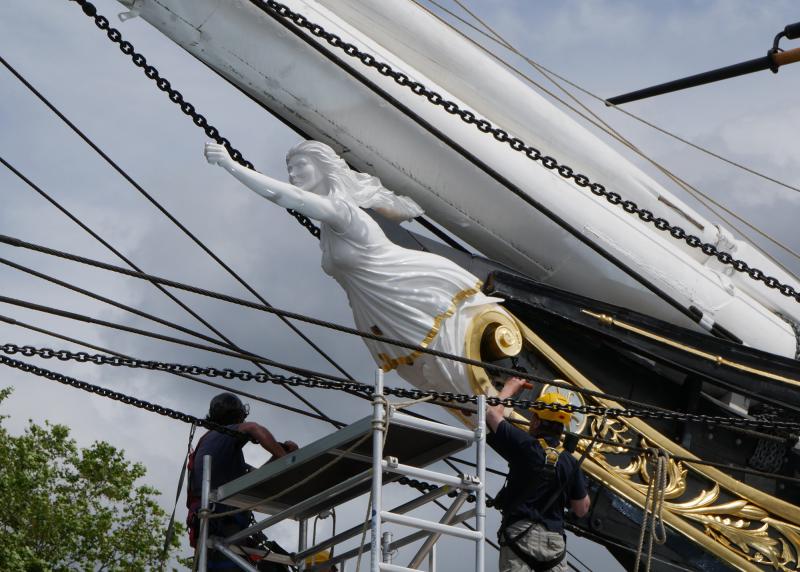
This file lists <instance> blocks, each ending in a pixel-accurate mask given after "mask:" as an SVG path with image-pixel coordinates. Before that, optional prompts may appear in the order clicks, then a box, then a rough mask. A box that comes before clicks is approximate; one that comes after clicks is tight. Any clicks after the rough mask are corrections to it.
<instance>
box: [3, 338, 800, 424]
mask: <svg viewBox="0 0 800 572" xmlns="http://www.w3.org/2000/svg"><path fill="white" fill-rule="evenodd" d="M0 352H2V353H5V354H7V355H15V354H20V355H23V356H25V357H34V356H36V357H40V358H44V359H52V358H55V359H58V360H60V361H76V362H79V363H87V362H88V363H92V364H95V365H110V366H115V367H129V368H137V369H149V370H154V371H166V372H170V373H184V374H189V375H194V376H197V375H204V376H208V377H221V378H223V379H228V380H233V379H236V380H239V381H246V382H256V383H274V384H277V385H289V386H293V387H297V386H302V387H308V388H317V389H333V390H338V391H346V392H360V393H363V394H365V395H368V396H369V395H372V394H373V393H374V387H373V386H372V385H368V384H365V383H361V382H358V381H348V382H345V381H331V380H326V379H320V378H317V377H300V376H297V375H293V376H285V375H280V374H276V373H271V372H250V371H245V370H239V371H236V370H233V369H229V368H224V369H218V368H215V367H201V366H196V365H183V364H177V363H165V362H158V361H152V360H140V359H136V358H128V357H121V356H111V355H104V354H89V353H87V352H71V351H68V350H54V349H51V348H37V347H33V346H18V345H16V344H12V343H6V344H3V345H0ZM384 393H385V394H387V395H393V396H395V397H400V398H403V399H411V400H419V399H423V398H426V397H430V398H432V399H433V400H435V401H436V402H438V404H439V405H444V406H451V407H453V406H454V407H456V408H458V406H459V405H467V404H473V405H475V404H477V402H478V398H477V396H475V395H466V394H457V393H452V392H449V391H431V390H426V391H423V390H420V389H405V388H401V387H387V388H385V389H384ZM486 403H487V404H488V405H490V406H496V405H502V406H504V407H517V408H520V409H533V410H537V411H538V410H542V409H549V410H551V411H566V412H569V413H583V414H584V415H596V416H603V415H606V416H608V417H612V418H620V417H622V418H639V419H651V420H666V421H689V422H696V423H706V424H708V425H720V426H732V427H753V428H762V429H773V430H776V431H788V432H791V433H797V432H800V422H794V421H779V420H776V419H746V418H741V417H729V416H720V415H702V414H698V413H683V412H679V411H668V410H664V409H643V408H622V407H604V406H600V405H575V404H566V405H562V404H559V403H551V404H545V403H542V402H539V401H535V400H529V399H513V398H510V397H509V398H506V399H500V398H498V397H487V398H486Z"/></svg>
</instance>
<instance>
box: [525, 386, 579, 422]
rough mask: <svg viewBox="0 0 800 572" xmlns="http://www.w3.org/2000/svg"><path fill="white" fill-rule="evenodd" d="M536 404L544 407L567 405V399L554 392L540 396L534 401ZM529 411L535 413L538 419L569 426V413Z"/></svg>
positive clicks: (542, 410)
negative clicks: (542, 404) (541, 404)
mask: <svg viewBox="0 0 800 572" xmlns="http://www.w3.org/2000/svg"><path fill="white" fill-rule="evenodd" d="M536 403H544V404H545V405H553V404H557V405H569V401H568V400H567V398H566V397H564V396H563V395H561V394H560V393H556V392H555V391H550V392H547V393H543V394H541V395H540V396H539V397H538V398H537V399H536ZM531 411H532V412H533V413H535V414H536V415H537V416H538V417H539V419H542V420H545V421H556V422H557V423H561V424H562V425H565V426H569V423H570V421H572V413H570V412H569V411H561V410H559V409H531Z"/></svg>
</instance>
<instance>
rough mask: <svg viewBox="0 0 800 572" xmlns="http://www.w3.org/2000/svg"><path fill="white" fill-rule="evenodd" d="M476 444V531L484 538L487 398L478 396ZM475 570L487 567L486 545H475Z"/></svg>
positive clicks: (480, 543)
mask: <svg viewBox="0 0 800 572" xmlns="http://www.w3.org/2000/svg"><path fill="white" fill-rule="evenodd" d="M475 442H476V443H477V447H476V452H475V464H476V465H477V467H476V468H477V472H478V480H479V481H480V483H481V487H480V488H479V489H478V492H477V499H476V501H477V502H476V503H475V531H476V532H478V533H480V535H481V537H482V538H485V537H486V485H485V483H486V447H485V446H484V444H485V442H486V396H485V395H479V396H478V425H477V427H475ZM475 562H476V566H475V570H476V572H483V569H484V566H485V565H486V543H485V542H483V541H481V542H476V543H475Z"/></svg>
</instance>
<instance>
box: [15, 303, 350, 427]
mask: <svg viewBox="0 0 800 572" xmlns="http://www.w3.org/2000/svg"><path fill="white" fill-rule="evenodd" d="M0 321H2V322H6V323H8V324H11V325H14V326H19V327H21V328H25V329H27V330H31V331H33V332H38V333H40V334H45V335H47V336H52V337H54V338H58V339H60V340H64V341H66V342H70V343H73V344H78V345H80V346H84V347H87V348H90V349H93V350H95V351H98V352H102V353H104V354H109V355H114V356H117V357H120V358H124V359H133V358H131V357H130V356H128V355H125V354H122V353H119V352H115V351H114V350H110V349H108V348H104V347H102V346H98V345H95V344H91V343H89V342H87V341H84V340H79V339H77V338H73V337H70V336H66V335H64V334H59V333H58V332H53V331H51V330H47V329H45V328H40V327H37V326H34V325H32V324H28V323H26V322H21V321H19V320H16V319H14V318H9V317H8V316H4V315H2V314H0ZM167 373H171V374H173V375H176V376H179V377H182V378H184V379H188V380H190V381H193V382H195V383H200V384H202V385H207V386H209V387H213V388H215V389H220V390H222V391H228V392H230V393H235V394H236V395H241V396H242V397H247V398H248V399H252V400H253V401H258V402H261V403H264V404H265V405H271V406H272V407H277V408H279V409H284V410H286V411H290V412H292V413H297V414H299V415H303V416H305V417H309V418H311V419H317V420H318V421H325V422H327V423H334V424H335V425H336V427H337V428H340V427H344V426H345V423H342V422H341V421H336V420H335V419H331V418H330V417H325V416H322V415H318V414H316V413H313V412H311V411H307V410H305V409H300V408H298V407H293V406H291V405H288V404H286V403H281V402H279V401H273V400H271V399H267V398H266V397H261V396H258V395H255V394H253V393H249V392H247V391H242V390H241V389H238V388H235V387H230V386H227V385H222V384H221V383H215V382H213V381H209V380H207V379H201V378H199V377H197V376H193V375H190V374H188V373H182V372H167Z"/></svg>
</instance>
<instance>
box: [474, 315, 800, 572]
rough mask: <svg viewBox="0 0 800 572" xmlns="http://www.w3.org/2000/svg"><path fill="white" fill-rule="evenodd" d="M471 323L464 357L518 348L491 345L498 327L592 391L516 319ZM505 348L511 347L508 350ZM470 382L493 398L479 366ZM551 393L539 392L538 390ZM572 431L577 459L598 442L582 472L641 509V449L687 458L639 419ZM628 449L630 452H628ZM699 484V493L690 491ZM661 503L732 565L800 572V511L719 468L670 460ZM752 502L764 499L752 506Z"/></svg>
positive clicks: (680, 527)
mask: <svg viewBox="0 0 800 572" xmlns="http://www.w3.org/2000/svg"><path fill="white" fill-rule="evenodd" d="M473 324H474V327H473V328H472V331H471V332H470V335H469V336H468V338H467V342H466V344H467V347H466V354H467V356H468V357H471V358H475V359H487V358H488V359H496V358H497V357H503V356H511V355H516V353H517V352H519V351H521V349H522V348H521V345H522V344H519V343H514V344H506V347H505V348H498V347H497V346H499V345H500V344H497V343H496V342H493V341H492V337H494V338H495V339H498V336H497V335H495V332H496V330H497V329H501V332H502V336H504V337H505V339H506V340H514V341H515V342H516V341H517V340H524V345H525V346H526V347H527V348H528V349H530V350H533V351H534V352H536V353H538V354H539V356H540V357H542V358H544V359H545V360H546V361H549V362H550V364H551V365H553V366H555V368H556V369H557V370H559V371H560V372H561V375H562V376H563V377H564V378H566V380H567V382H568V383H571V384H572V385H576V386H579V387H583V388H587V389H595V390H596V389H598V388H597V387H596V386H594V385H593V384H592V383H591V382H590V381H589V380H588V379H586V378H585V377H583V376H582V374H580V372H578V371H577V370H575V368H574V367H573V366H571V365H570V364H569V363H568V362H566V360H564V359H563V358H562V357H561V356H560V355H559V354H558V353H557V352H555V350H554V349H553V348H551V347H550V346H549V345H547V343H546V342H545V341H544V340H543V339H542V338H540V337H539V336H538V335H536V334H535V333H534V332H532V331H531V330H530V329H529V328H528V327H527V326H526V325H525V324H523V323H522V322H519V321H517V322H516V324H509V322H508V320H507V318H505V317H502V316H498V315H497V314H496V313H491V312H489V313H487V315H486V316H477V317H476V318H475V320H474V322H473ZM487 346H489V347H488V348H487ZM509 346H513V347H511V349H510V351H509ZM517 348H520V349H517ZM514 350H516V352H515V351H514ZM559 381H563V380H561V379H559ZM470 383H471V384H472V387H473V389H474V390H475V391H476V393H478V392H480V393H486V394H487V395H494V394H496V390H495V389H494V387H493V386H492V385H491V378H490V377H489V375H488V374H487V373H486V372H485V371H484V370H483V369H481V368H477V367H470ZM554 389H556V388H553V387H545V388H544V390H543V391H545V390H550V391H552V390H554ZM557 390H558V391H559V392H560V393H562V394H563V395H565V396H567V399H568V400H569V402H570V403H573V404H575V405H583V404H585V401H584V398H583V395H582V394H580V393H577V392H574V391H569V390H565V389H557ZM592 403H593V404H599V405H605V406H609V407H615V406H618V405H617V404H616V403H613V402H611V401H608V400H594V399H593V400H592ZM509 415H510V416H512V417H513V418H516V421H520V420H522V418H521V416H519V415H517V414H514V413H513V412H510V411H509ZM572 429H573V430H574V431H576V432H579V433H581V434H583V435H584V436H585V438H584V439H582V440H581V441H580V443H579V446H578V452H577V453H576V454H580V453H581V452H582V451H583V450H585V448H586V447H587V446H588V444H589V442H590V439H591V438H592V437H594V436H595V435H597V434H598V432H599V437H600V438H601V439H602V441H598V442H596V443H595V445H594V447H593V449H592V450H591V452H590V454H589V457H588V459H587V462H586V463H585V464H584V469H585V470H586V471H587V472H588V473H589V474H590V475H591V476H592V477H593V478H595V479H599V480H600V481H601V482H603V483H604V484H605V485H607V486H609V487H610V488H611V489H612V490H614V491H615V492H617V493H618V494H620V495H622V496H623V497H624V498H627V499H628V500H630V501H632V502H634V503H636V504H638V505H639V506H640V507H641V506H642V504H643V501H644V496H645V494H646V492H647V487H648V484H649V482H650V478H651V473H650V471H651V468H652V462H651V461H650V460H649V457H648V456H647V455H646V454H645V453H643V452H640V451H639V449H648V448H654V447H657V448H661V449H662V450H663V451H666V452H667V453H670V452H672V453H675V454H680V455H681V456H691V453H689V452H688V451H684V450H682V449H680V447H679V446H677V445H675V444H674V443H671V442H670V440H669V438H668V437H666V436H664V435H661V434H660V433H658V432H657V431H656V430H655V429H653V428H651V427H649V426H648V425H646V424H645V423H643V422H640V421H638V420H627V419H625V420H620V419H608V420H607V421H606V423H605V424H603V423H602V420H601V418H599V417H596V416H588V417H581V418H580V419H579V420H577V423H576V424H573V426H572ZM659 445H660V446H659ZM629 447H634V449H635V450H634V451H633V452H632V451H631V450H630V449H629ZM676 450H677V453H676ZM690 470H691V477H690ZM698 484H699V487H701V490H700V492H696V491H697V489H698ZM690 485H691V486H690ZM664 498H665V502H664V512H665V514H664V518H665V522H666V523H667V524H668V525H669V526H670V527H671V528H672V529H673V530H675V531H676V532H678V533H680V534H683V535H684V536H687V537H689V538H690V539H691V540H692V541H694V542H696V543H698V544H700V545H702V546H703V547H704V548H705V549H706V550H708V551H709V552H711V553H712V554H714V555H715V556H716V557H718V558H720V559H721V560H723V561H726V562H728V563H729V564H731V565H732V566H734V567H735V568H737V569H741V570H779V571H781V572H797V571H800V522H798V518H799V517H800V511H799V510H798V509H797V508H796V507H793V506H791V505H788V506H787V503H786V502H785V501H782V500H780V499H777V498H775V497H771V496H769V495H767V494H766V493H764V492H763V491H758V490H757V489H753V488H752V487H749V486H747V485H745V484H743V483H741V482H739V481H736V480H735V479H732V478H731V477H729V476H728V475H725V474H724V473H722V472H720V471H718V470H714V469H711V468H708V467H704V466H702V465H694V464H692V463H684V462H682V461H676V460H675V459H673V458H671V457H670V458H669V466H668V478H667V484H666V489H665V497H664ZM755 498H758V499H761V501H762V502H757V501H754V500H753V499H755ZM792 509H794V510H792Z"/></svg>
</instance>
